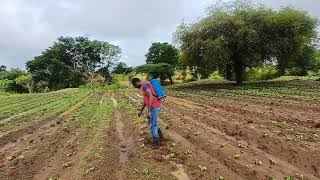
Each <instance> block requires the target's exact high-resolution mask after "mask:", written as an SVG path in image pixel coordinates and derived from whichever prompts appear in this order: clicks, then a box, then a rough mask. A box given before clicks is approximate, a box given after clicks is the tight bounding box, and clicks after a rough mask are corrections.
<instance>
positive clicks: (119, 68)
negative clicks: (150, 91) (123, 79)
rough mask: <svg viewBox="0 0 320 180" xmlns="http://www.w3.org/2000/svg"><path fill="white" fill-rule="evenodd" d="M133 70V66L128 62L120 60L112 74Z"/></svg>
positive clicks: (126, 72)
mask: <svg viewBox="0 0 320 180" xmlns="http://www.w3.org/2000/svg"><path fill="white" fill-rule="evenodd" d="M132 70H133V68H132V67H128V66H127V64H126V63H124V62H119V63H118V64H117V65H116V66H115V68H114V69H113V70H112V74H128V73H131V72H132Z"/></svg>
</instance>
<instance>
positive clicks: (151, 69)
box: [135, 63, 174, 84]
mask: <svg viewBox="0 0 320 180" xmlns="http://www.w3.org/2000/svg"><path fill="white" fill-rule="evenodd" d="M135 72H136V73H145V74H148V78H151V79H157V78H160V81H161V83H162V84H163V81H164V80H165V79H171V77H172V76H173V75H174V68H173V67H172V66H171V65H169V64H166V63H159V64H145V65H141V66H138V67H136V68H135Z"/></svg>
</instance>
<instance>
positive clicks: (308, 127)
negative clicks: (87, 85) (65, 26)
mask: <svg viewBox="0 0 320 180" xmlns="http://www.w3.org/2000/svg"><path fill="white" fill-rule="evenodd" d="M319 88H320V82H316V81H290V82H268V83H251V84H246V85H244V86H242V87H237V86H234V85H233V84H227V83H224V84H220V83H206V82H203V83H201V84H189V85H183V86H173V87H168V88H167V91H168V94H169V96H168V98H167V99H166V102H165V104H164V106H163V108H162V112H161V115H160V116H161V117H160V126H161V129H162V132H163V134H164V136H165V142H164V143H163V145H162V146H161V148H159V149H156V150H154V149H151V147H150V143H149V142H150V134H149V128H148V125H147V122H146V118H145V117H141V118H138V117H137V109H138V108H139V106H140V103H141V102H140V101H142V100H141V96H140V95H139V92H138V91H136V90H133V89H122V90H118V91H99V92H94V91H84V90H78V89H68V90H64V91H58V92H53V93H47V94H37V95H10V96H0V102H1V103H0V179H1V180H2V179H23V180H24V179H39V180H40V179H52V180H53V179H62V180H64V179H183V180H184V179H213V180H215V179H231V180H238V179H266V180H267V179H270V180H271V179H310V180H313V179H320V148H319V147H320V91H319Z"/></svg>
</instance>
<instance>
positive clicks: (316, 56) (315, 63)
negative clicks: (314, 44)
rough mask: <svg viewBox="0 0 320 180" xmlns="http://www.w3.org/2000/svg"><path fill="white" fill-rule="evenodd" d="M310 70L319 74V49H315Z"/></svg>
mask: <svg viewBox="0 0 320 180" xmlns="http://www.w3.org/2000/svg"><path fill="white" fill-rule="evenodd" d="M312 70H313V71H315V72H319V74H320V49H317V50H315V54H314V61H313V64H312Z"/></svg>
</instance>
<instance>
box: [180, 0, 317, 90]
mask: <svg viewBox="0 0 320 180" xmlns="http://www.w3.org/2000/svg"><path fill="white" fill-rule="evenodd" d="M209 12H210V13H209V15H208V16H207V17H205V18H202V19H201V20H200V21H199V22H196V23H193V24H184V23H183V24H182V25H181V26H180V27H179V28H178V30H177V32H176V40H177V42H178V44H179V46H180V49H181V59H182V62H183V63H184V64H185V65H187V66H188V67H189V68H190V69H191V70H192V71H193V72H195V74H199V75H200V76H201V77H202V78H206V77H208V76H209V75H210V73H212V72H213V71H214V70H219V71H220V72H221V73H222V74H223V76H224V77H225V78H226V79H228V80H234V79H235V80H236V81H237V83H238V84H241V83H242V82H243V80H244V73H245V70H246V68H250V67H259V66H264V65H266V64H274V65H276V66H277V69H278V73H279V75H284V74H285V72H286V70H294V69H295V71H297V74H298V75H306V74H307V70H309V69H310V68H312V67H313V65H314V64H315V62H314V61H315V58H314V54H315V52H316V37H317V32H316V28H317V25H318V20H317V19H315V18H312V17H310V16H309V15H308V14H307V13H306V12H304V11H300V10H296V9H293V8H290V7H285V8H282V9H280V10H278V11H275V10H272V9H269V8H266V7H262V6H253V5H250V3H248V1H236V2H232V3H230V2H229V3H219V4H216V5H214V6H212V7H211V8H209Z"/></svg>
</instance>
